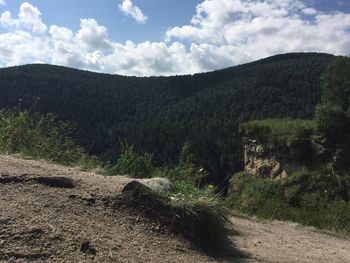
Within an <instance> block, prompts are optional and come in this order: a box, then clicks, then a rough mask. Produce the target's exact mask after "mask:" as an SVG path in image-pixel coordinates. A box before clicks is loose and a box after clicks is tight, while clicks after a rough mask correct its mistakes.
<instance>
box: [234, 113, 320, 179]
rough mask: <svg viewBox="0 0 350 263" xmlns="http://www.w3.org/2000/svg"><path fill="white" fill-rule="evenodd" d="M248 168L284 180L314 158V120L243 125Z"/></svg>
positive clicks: (242, 130)
mask: <svg viewBox="0 0 350 263" xmlns="http://www.w3.org/2000/svg"><path fill="white" fill-rule="evenodd" d="M240 133H241V136H242V138H243V149H244V171H245V173H247V174H250V175H252V176H257V177H261V178H266V179H282V178H286V177H288V176H290V175H292V174H293V173H294V172H296V171H298V170H300V169H301V168H302V167H303V166H308V165H309V164H310V163H312V162H313V161H314V160H313V159H314V155H315V153H314V150H315V149H314V144H313V142H312V136H313V134H314V123H313V122H312V121H304V120H291V119H281V120H276V119H268V120H262V121H251V122H247V123H243V124H241V125H240Z"/></svg>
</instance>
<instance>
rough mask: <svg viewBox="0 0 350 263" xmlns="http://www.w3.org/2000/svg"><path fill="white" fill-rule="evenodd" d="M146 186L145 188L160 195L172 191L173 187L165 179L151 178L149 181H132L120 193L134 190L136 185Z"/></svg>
mask: <svg viewBox="0 0 350 263" xmlns="http://www.w3.org/2000/svg"><path fill="white" fill-rule="evenodd" d="M140 184H141V185H143V186H146V187H147V188H149V189H151V190H153V191H155V192H160V193H169V192H173V191H174V187H173V185H172V184H171V183H170V181H169V180H168V179H166V178H158V177H156V178H151V179H134V180H132V181H130V182H129V183H127V184H126V185H125V186H124V187H123V189H122V191H123V192H124V191H128V190H131V189H134V188H136V187H137V186H138V185H140Z"/></svg>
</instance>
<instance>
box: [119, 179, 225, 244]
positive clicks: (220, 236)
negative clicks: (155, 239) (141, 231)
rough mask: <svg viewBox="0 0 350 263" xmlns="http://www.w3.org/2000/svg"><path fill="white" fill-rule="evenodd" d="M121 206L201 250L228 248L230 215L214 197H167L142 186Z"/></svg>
mask: <svg viewBox="0 0 350 263" xmlns="http://www.w3.org/2000/svg"><path fill="white" fill-rule="evenodd" d="M121 202H122V203H123V205H124V206H125V207H126V208H127V209H132V210H136V211H138V212H139V213H142V214H143V215H144V216H146V217H148V218H151V219H152V220H155V221H157V222H159V223H160V224H162V225H164V226H166V227H167V228H168V229H170V230H171V231H174V232H175V233H179V234H181V235H183V236H184V237H185V238H188V239H189V240H191V241H193V242H194V243H195V244H197V245H199V246H203V247H205V248H208V249H222V248H223V246H225V245H226V242H227V235H228V233H229V230H228V229H227V224H228V223H229V219H228V215H229V212H228V209H226V208H225V207H224V206H223V205H222V203H221V202H220V201H219V199H217V198H215V197H214V196H213V197H212V198H208V197H202V198H189V197H188V196H186V195H182V194H179V193H177V194H176V193H173V194H169V195H164V194H160V193H156V192H154V191H151V190H150V189H148V188H147V187H145V186H142V185H140V186H138V187H137V188H134V189H132V190H129V191H126V192H124V193H123V199H122V201H121Z"/></svg>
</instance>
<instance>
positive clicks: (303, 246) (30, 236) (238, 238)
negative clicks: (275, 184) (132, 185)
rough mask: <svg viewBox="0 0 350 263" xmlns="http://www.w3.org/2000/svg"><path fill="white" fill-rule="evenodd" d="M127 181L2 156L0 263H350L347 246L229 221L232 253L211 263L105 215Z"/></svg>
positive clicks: (308, 232) (288, 229) (284, 227)
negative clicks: (107, 202) (110, 203)
mask: <svg viewBox="0 0 350 263" xmlns="http://www.w3.org/2000/svg"><path fill="white" fill-rule="evenodd" d="M62 177H63V178H68V179H67V180H63V181H62V180H61V179H62ZM57 180H58V182H59V184H58V183H57ZM129 181H130V179H128V178H126V177H122V176H118V177H104V176H101V175H97V174H94V173H88V172H84V171H82V170H80V169H78V168H68V167H64V166H59V165H53V164H49V163H47V162H43V161H33V160H24V159H21V158H19V157H14V156H0V262H320V263H323V262H327V263H330V262H344V263H348V262H350V241H349V240H347V239H342V238H339V237H335V236H331V235H327V234H325V233H322V232H320V231H316V230H315V229H312V228H306V227H302V226H299V225H296V224H291V223H282V222H274V223H262V222H258V221H254V220H251V219H244V218H232V222H233V227H234V231H235V232H236V234H234V235H232V236H231V239H232V242H233V243H232V251H231V252H232V253H231V254H229V255H226V257H224V258H217V257H210V256H208V255H207V254H205V253H204V252H203V251H201V250H200V249H198V248H196V247H194V246H193V245H192V244H191V243H190V242H188V241H187V240H184V239H183V238H181V237H179V236H176V235H173V234H171V233H169V232H168V231H165V230H164V229H162V227H161V226H159V225H156V224H155V223H153V222H150V221H148V220H146V219H143V218H140V217H139V216H137V215H135V214H130V213H128V212H126V211H122V210H118V209H114V208H112V207H108V206H107V205H106V204H105V202H104V200H106V198H109V199H110V198H113V197H116V196H118V195H120V194H121V189H122V187H123V186H124V185H125V184H126V183H127V182H129ZM72 183H73V184H74V187H73V185H70V184H72Z"/></svg>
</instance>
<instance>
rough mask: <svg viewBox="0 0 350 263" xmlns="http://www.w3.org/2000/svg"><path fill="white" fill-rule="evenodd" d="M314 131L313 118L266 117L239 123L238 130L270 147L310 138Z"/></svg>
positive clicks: (292, 143)
mask: <svg viewBox="0 0 350 263" xmlns="http://www.w3.org/2000/svg"><path fill="white" fill-rule="evenodd" d="M315 131H316V124H315V122H314V121H313V120H299V119H266V120H259V121H250V122H246V123H242V124H241V125H240V132H241V134H242V135H243V136H245V137H248V138H253V139H257V140H258V141H259V142H260V143H262V144H264V145H265V146H267V147H269V148H272V149H274V148H277V147H278V146H292V145H294V144H296V143H298V142H300V141H303V140H310V138H311V136H312V135H313V134H315Z"/></svg>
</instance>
